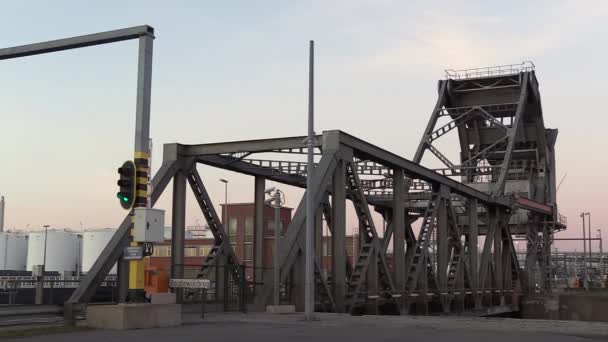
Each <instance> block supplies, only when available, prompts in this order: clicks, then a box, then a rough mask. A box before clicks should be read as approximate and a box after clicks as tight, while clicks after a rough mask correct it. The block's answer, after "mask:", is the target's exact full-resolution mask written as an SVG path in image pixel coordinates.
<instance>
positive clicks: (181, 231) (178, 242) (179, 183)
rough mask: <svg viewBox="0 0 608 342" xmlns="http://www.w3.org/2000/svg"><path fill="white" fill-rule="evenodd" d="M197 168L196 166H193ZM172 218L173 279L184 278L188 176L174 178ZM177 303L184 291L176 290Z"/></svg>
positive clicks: (182, 174)
mask: <svg viewBox="0 0 608 342" xmlns="http://www.w3.org/2000/svg"><path fill="white" fill-rule="evenodd" d="M193 167H195V166H193ZM172 215H173V216H172V218H171V278H183V277H184V239H185V235H186V231H185V230H186V176H185V175H184V173H183V172H181V171H180V172H177V173H176V174H175V176H174V177H173V212H172ZM175 297H176V298H177V302H178V303H181V301H182V299H183V295H182V289H175Z"/></svg>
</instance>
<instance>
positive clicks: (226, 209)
mask: <svg viewBox="0 0 608 342" xmlns="http://www.w3.org/2000/svg"><path fill="white" fill-rule="evenodd" d="M220 182H222V183H224V218H223V222H222V223H223V224H224V229H226V230H227V231H229V230H230V228H228V222H226V221H227V220H228V181H227V180H225V179H223V178H221V179H220ZM228 234H230V233H228Z"/></svg>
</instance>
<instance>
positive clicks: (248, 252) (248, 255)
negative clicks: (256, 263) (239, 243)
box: [243, 243, 253, 261]
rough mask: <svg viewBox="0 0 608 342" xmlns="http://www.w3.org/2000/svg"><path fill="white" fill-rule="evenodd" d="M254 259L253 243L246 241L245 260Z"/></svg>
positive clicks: (244, 247) (244, 248) (244, 246)
mask: <svg viewBox="0 0 608 342" xmlns="http://www.w3.org/2000/svg"><path fill="white" fill-rule="evenodd" d="M252 260H253V244H252V243H246V244H244V245H243V261H252Z"/></svg>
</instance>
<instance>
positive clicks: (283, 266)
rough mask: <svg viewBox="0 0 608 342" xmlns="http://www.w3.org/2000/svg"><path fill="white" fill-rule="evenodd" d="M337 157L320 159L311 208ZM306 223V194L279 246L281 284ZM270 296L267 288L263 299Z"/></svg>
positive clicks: (317, 203)
mask: <svg viewBox="0 0 608 342" xmlns="http://www.w3.org/2000/svg"><path fill="white" fill-rule="evenodd" d="M337 158H338V157H337V155H336V154H335V153H331V154H326V155H323V157H321V160H320V161H319V166H318V167H317V169H316V170H315V175H314V177H313V186H314V188H315V189H316V190H317V191H314V192H313V193H314V195H315V196H314V198H313V206H314V207H315V208H319V206H320V204H321V201H322V200H323V196H325V193H326V189H325V188H326V187H327V184H329V182H330V180H331V177H332V175H333V171H334V169H335V168H336V163H337ZM305 222H306V192H305V193H304V195H303V196H302V200H301V201H300V204H299V205H298V208H297V209H296V212H295V214H294V216H293V219H292V220H291V223H290V224H289V226H288V227H287V233H286V236H285V239H284V241H283V242H282V244H281V248H280V251H279V260H281V262H280V265H279V266H280V275H281V281H280V282H281V283H284V282H285V281H286V280H287V276H288V275H289V271H290V270H291V268H292V267H293V265H294V264H295V261H296V258H297V256H298V252H299V247H298V239H301V238H304V229H302V228H303V227H304V224H305ZM270 295H272V288H271V287H268V288H267V289H266V291H265V293H264V298H270Z"/></svg>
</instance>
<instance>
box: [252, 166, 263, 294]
mask: <svg viewBox="0 0 608 342" xmlns="http://www.w3.org/2000/svg"><path fill="white" fill-rule="evenodd" d="M265 186H266V179H265V178H264V177H260V176H256V177H255V185H254V188H255V189H254V200H253V203H254V204H253V206H254V214H253V217H254V226H253V231H254V233H253V234H254V236H253V241H254V245H253V246H254V247H253V266H254V268H255V269H254V272H253V281H254V283H255V296H256V303H258V304H260V302H259V301H260V300H262V297H263V296H262V283H264V268H263V267H264V188H265ZM261 304H264V303H261Z"/></svg>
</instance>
